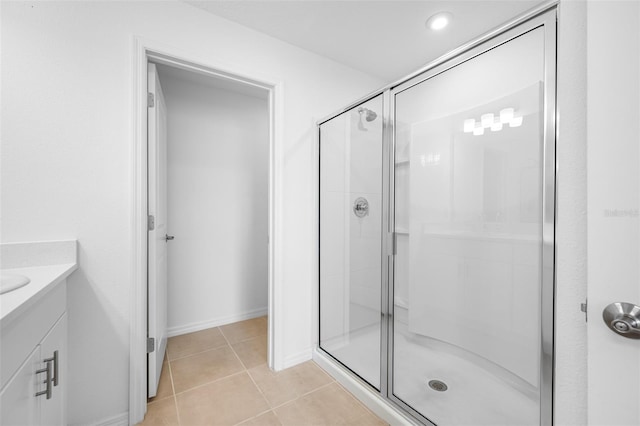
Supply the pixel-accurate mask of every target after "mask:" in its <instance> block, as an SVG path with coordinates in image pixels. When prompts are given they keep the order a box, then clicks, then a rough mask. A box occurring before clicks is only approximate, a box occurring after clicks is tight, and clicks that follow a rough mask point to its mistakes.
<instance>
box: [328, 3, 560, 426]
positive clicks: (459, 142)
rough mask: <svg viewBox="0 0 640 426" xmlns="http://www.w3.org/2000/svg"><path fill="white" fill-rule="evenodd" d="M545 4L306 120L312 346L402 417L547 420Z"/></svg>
mask: <svg viewBox="0 0 640 426" xmlns="http://www.w3.org/2000/svg"><path fill="white" fill-rule="evenodd" d="M555 46H556V10H555V8H554V7H548V6H547V7H546V8H545V9H541V10H537V11H532V12H531V13H529V14H528V15H526V16H523V17H521V18H519V19H517V20H516V21H514V22H512V23H510V24H507V25H505V26H504V27H502V28H500V29H497V30H495V31H494V32H492V33H490V34H487V35H485V36H483V37H482V38H481V39H479V40H477V41H475V42H473V43H470V44H468V45H466V46H463V47H461V48H460V49H458V50H456V51H454V52H452V53H451V54H450V55H447V56H446V57H444V58H443V59H441V60H439V61H436V62H435V63H434V64H432V65H430V66H428V67H427V68H426V69H424V70H421V71H419V72H417V73H415V74H414V75H412V76H410V77H409V78H407V79H405V80H403V81H401V82H398V83H396V84H393V85H391V86H389V87H387V88H385V89H383V90H380V91H378V92H376V93H374V94H372V95H370V96H367V97H366V98H365V99H364V100H363V101H361V102H358V103H356V104H354V105H352V106H350V107H349V108H346V109H345V110H343V111H342V112H340V113H338V114H335V115H332V116H330V117H328V118H327V119H325V120H323V121H321V122H320V123H319V125H318V126H319V129H318V130H319V153H320V155H319V161H320V165H319V172H320V176H319V185H320V188H319V194H320V200H319V208H320V214H319V218H320V223H319V241H320V249H319V256H320V262H319V282H320V285H319V351H320V352H321V353H322V354H325V355H326V356H328V357H329V358H330V359H331V360H332V361H333V362H335V363H337V365H339V366H341V368H343V369H347V370H348V371H349V372H350V375H351V376H352V377H353V378H354V380H358V381H360V383H365V384H366V385H367V386H368V387H369V388H370V390H371V392H375V393H379V394H380V395H381V396H382V397H383V398H384V399H385V400H387V401H388V402H389V403H391V404H393V405H394V406H395V407H397V408H399V409H400V410H402V411H403V412H404V413H406V414H408V415H410V416H411V418H413V419H414V420H416V421H417V422H421V423H424V424H437V425H469V424H473V425H540V424H551V423H552V410H551V407H552V377H553V301H554V270H555V269H554V247H555V242H554V218H555V165H556V163H555V114H556V113H555V57H556V53H555V52H556V51H555V49H556V48H555Z"/></svg>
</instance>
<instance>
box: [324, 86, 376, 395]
mask: <svg viewBox="0 0 640 426" xmlns="http://www.w3.org/2000/svg"><path fill="white" fill-rule="evenodd" d="M382 146H383V145H382V96H377V97H375V98H373V99H371V100H369V101H367V102H365V103H363V104H361V105H359V106H357V107H355V108H353V109H351V110H348V111H346V112H344V113H342V114H340V115H338V116H336V117H334V118H332V119H330V120H328V121H326V122H324V123H322V124H321V125H320V348H321V349H322V350H324V351H325V352H326V353H328V354H329V355H331V356H332V357H333V358H335V359H336V360H338V361H339V362H340V363H342V364H343V365H344V366H345V367H347V368H349V369H350V370H351V371H353V372H354V373H356V374H357V375H359V376H360V377H361V378H362V379H364V380H365V381H367V382H368V383H369V384H370V385H372V386H373V387H375V388H376V389H379V388H380V353H381V343H380V338H381V329H382V327H381V315H380V309H381V294H382V287H381V283H382V278H381V276H382V242H381V238H382V215H383V203H382Z"/></svg>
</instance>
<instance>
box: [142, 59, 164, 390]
mask: <svg viewBox="0 0 640 426" xmlns="http://www.w3.org/2000/svg"><path fill="white" fill-rule="evenodd" d="M147 84H148V90H149V93H150V98H151V100H150V102H149V108H148V114H147V117H148V127H147V131H148V173H149V175H148V211H149V216H150V217H153V222H154V223H153V229H151V226H150V227H149V228H150V229H149V232H148V236H149V240H148V244H149V245H148V247H149V249H148V308H147V309H148V323H147V327H148V337H149V338H152V339H154V340H155V347H154V351H153V352H151V353H149V354H148V356H147V379H148V395H147V396H148V397H149V398H151V397H153V396H155V395H156V392H157V389H158V382H159V380H160V373H161V372H162V362H163V361H164V353H165V349H166V346H167V241H166V239H165V236H166V234H167V109H166V104H165V101H164V96H163V94H162V88H161V87H160V80H159V79H158V73H157V70H156V66H155V65H154V64H152V63H149V65H148V80H147Z"/></svg>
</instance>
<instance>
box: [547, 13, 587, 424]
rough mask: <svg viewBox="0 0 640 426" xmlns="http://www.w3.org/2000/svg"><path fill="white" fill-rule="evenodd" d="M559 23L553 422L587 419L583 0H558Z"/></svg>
mask: <svg viewBox="0 0 640 426" xmlns="http://www.w3.org/2000/svg"><path fill="white" fill-rule="evenodd" d="M559 12H560V13H559V25H558V55H557V58H558V65H557V68H558V76H557V78H558V87H557V97H558V99H557V107H558V116H559V120H558V123H557V132H558V143H557V146H556V156H557V162H558V165H559V166H558V170H557V176H556V178H557V182H556V188H557V201H556V210H557V217H556V317H555V322H556V336H555V345H556V357H555V367H556V371H555V380H554V386H555V393H554V417H555V424H556V425H559V426H560V425H586V424H587V377H586V376H587V374H586V373H587V353H586V348H587V346H586V344H587V327H586V323H585V320H584V318H585V317H584V313H582V312H580V303H583V302H584V301H585V299H586V294H587V271H586V270H587V263H586V262H587V216H586V208H587V182H586V176H587V175H586V167H587V156H586V124H587V122H586V103H587V96H586V90H587V86H586V75H587V61H586V57H587V54H586V36H587V26H586V5H585V2H583V1H562V2H561V3H560V8H559Z"/></svg>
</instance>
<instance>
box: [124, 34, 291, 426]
mask: <svg viewBox="0 0 640 426" xmlns="http://www.w3.org/2000/svg"><path fill="white" fill-rule="evenodd" d="M149 60H153V62H155V63H162V64H166V65H171V66H173V67H178V68H181V69H185V70H190V71H195V72H198V73H200V74H206V75H211V76H215V77H218V78H224V79H229V80H233V81H236V82H239V83H243V84H247V85H251V86H254V87H259V88H262V89H265V90H267V91H268V92H269V191H268V193H269V219H268V223H269V225H268V229H269V231H268V232H269V234H268V249H267V250H268V306H267V309H268V331H267V333H268V342H267V345H268V346H267V354H268V355H267V357H268V360H267V362H268V365H269V368H271V369H273V370H276V371H277V370H280V369H282V368H283V365H284V357H283V351H282V348H283V339H282V333H281V330H282V315H279V313H281V312H283V298H282V294H283V292H282V279H281V273H282V272H281V268H280V267H278V266H279V261H280V259H282V255H281V253H282V243H281V241H282V239H281V230H282V227H281V223H282V208H281V206H282V190H281V188H282V185H281V183H282V173H281V170H282V167H281V161H280V153H281V152H282V146H283V144H284V140H283V132H282V126H281V123H282V122H283V119H282V118H283V83H282V81H281V80H279V79H277V78H273V77H272V76H265V75H263V74H261V73H260V72H256V71H255V70H254V69H249V68H243V67H242V66H240V65H237V64H230V63H222V62H221V61H219V60H218V59H217V58H215V56H214V55H205V56H203V55H202V54H196V53H193V52H183V51H181V50H179V49H176V48H174V47H173V46H170V45H166V44H164V43H161V42H157V41H154V40H149V39H145V38H142V37H133V57H132V79H131V92H132V100H131V101H132V115H131V117H132V123H131V124H132V126H131V127H132V131H133V134H132V144H131V176H130V181H131V207H130V214H131V225H130V226H131V230H132V241H131V267H130V269H131V281H132V283H133V285H132V286H131V294H130V300H131V312H130V346H129V351H130V356H129V424H136V423H138V422H140V421H142V420H143V418H144V415H145V413H146V408H147V351H146V338H147V250H148V247H147V184H148V181H147V155H148V153H147V64H148V62H149Z"/></svg>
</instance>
